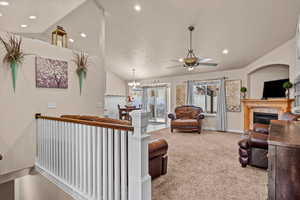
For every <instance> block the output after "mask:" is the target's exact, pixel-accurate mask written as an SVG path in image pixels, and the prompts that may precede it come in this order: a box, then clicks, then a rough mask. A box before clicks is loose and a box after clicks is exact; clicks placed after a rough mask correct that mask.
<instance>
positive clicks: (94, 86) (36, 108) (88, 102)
mask: <svg viewBox="0 0 300 200" xmlns="http://www.w3.org/2000/svg"><path fill="white" fill-rule="evenodd" d="M0 34H1V35H6V34H3V33H0ZM23 49H24V52H25V53H30V54H34V55H39V56H43V57H48V58H54V59H60V60H65V61H68V78H69V80H68V84H69V87H68V89H46V88H36V86H35V56H33V55H29V56H26V58H25V60H24V63H23V64H22V65H21V66H20V68H19V70H18V76H17V88H16V92H15V93H14V92H13V89H12V78H11V71H10V68H9V67H8V66H7V65H4V64H2V63H1V64H0V97H1V100H0V110H1V113H2V114H1V115H0V133H1V134H0V144H1V145H0V152H1V154H2V155H3V157H4V159H3V160H2V161H1V162H0V175H3V174H6V173H8V172H13V171H17V170H20V169H23V168H27V167H32V166H34V161H35V150H36V149H35V148H36V142H35V138H36V137H35V136H36V131H35V130H36V129H35V119H34V115H35V113H42V114H43V115H50V116H59V115H61V114H91V115H101V114H102V113H103V103H104V92H105V83H106V81H105V79H106V76H105V70H104V61H103V55H101V56H98V57H95V56H93V57H91V62H90V65H89V70H88V73H87V77H86V79H85V80H84V84H83V90H82V95H81V96H80V93H79V81H78V76H77V74H76V66H75V64H74V63H73V62H72V61H71V60H72V59H73V52H72V51H71V50H69V49H63V48H58V47H55V46H52V45H49V44H47V43H44V42H41V41H38V40H31V39H26V38H23ZM4 53H5V50H4V49H3V47H2V45H1V47H0V60H2V58H3V55H4ZM48 103H55V104H56V105H57V107H56V109H49V108H48ZM29 178H30V177H29ZM20 184H21V185H19V187H23V188H24V190H22V191H25V190H27V189H28V190H31V191H35V192H37V193H40V194H43V193H44V192H45V191H44V190H43V189H46V190H47V186H42V185H41V187H40V188H38V187H37V188H34V189H33V188H30V185H22V182H20ZM32 185H34V184H32ZM35 185H36V186H38V185H39V184H35ZM54 193H57V192H54ZM26 194H28V193H27V192H26V191H25V193H24V194H21V197H22V198H21V199H20V200H27V199H28V200H40V199H41V198H38V199H34V198H31V196H26ZM55 199H56V198H55ZM61 199H64V198H61Z"/></svg>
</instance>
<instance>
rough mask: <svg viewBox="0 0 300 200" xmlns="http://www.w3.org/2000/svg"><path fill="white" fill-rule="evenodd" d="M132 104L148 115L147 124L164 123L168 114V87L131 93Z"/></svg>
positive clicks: (147, 88)
mask: <svg viewBox="0 0 300 200" xmlns="http://www.w3.org/2000/svg"><path fill="white" fill-rule="evenodd" d="M133 97H134V104H135V105H141V104H142V108H143V109H144V110H145V111H147V112H148V113H149V122H152V123H166V122H167V112H168V87H167V86H155V87H152V86H151V87H143V88H142V90H138V91H135V92H134V93H133Z"/></svg>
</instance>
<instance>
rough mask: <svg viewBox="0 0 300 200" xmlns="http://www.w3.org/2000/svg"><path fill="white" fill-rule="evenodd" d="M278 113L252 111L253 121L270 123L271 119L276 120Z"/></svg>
mask: <svg viewBox="0 0 300 200" xmlns="http://www.w3.org/2000/svg"><path fill="white" fill-rule="evenodd" d="M277 119H278V114H275V113H263V112H253V123H260V124H270V121H271V120H277Z"/></svg>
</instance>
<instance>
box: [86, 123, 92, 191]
mask: <svg viewBox="0 0 300 200" xmlns="http://www.w3.org/2000/svg"><path fill="white" fill-rule="evenodd" d="M86 129H87V135H86V137H87V147H86V149H87V153H86V154H87V162H86V174H87V178H86V181H87V183H86V185H87V194H88V196H91V195H92V191H91V189H92V184H91V183H92V172H93V168H92V167H93V165H92V155H93V154H92V151H93V149H92V138H91V137H92V127H90V126H87V127H86Z"/></svg>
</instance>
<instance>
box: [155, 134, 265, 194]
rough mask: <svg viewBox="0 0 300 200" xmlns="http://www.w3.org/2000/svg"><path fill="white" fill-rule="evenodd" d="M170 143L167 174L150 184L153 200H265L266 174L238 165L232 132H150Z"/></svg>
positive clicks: (236, 140) (235, 142)
mask: <svg viewBox="0 0 300 200" xmlns="http://www.w3.org/2000/svg"><path fill="white" fill-rule="evenodd" d="M150 134H151V137H152V138H165V139H166V140H167V141H168V143H169V153H168V155H169V165H168V174H167V175H165V176H162V177H160V178H158V179H156V180H154V181H153V182H152V196H153V198H152V200H265V199H267V171H265V170H261V169H257V168H253V167H247V168H242V167H240V164H239V162H238V145H237V143H238V141H239V139H240V136H239V135H238V134H234V133H219V132H212V131H203V133H202V134H200V135H199V134H195V133H178V132H176V133H173V134H171V133H170V130H169V129H163V130H159V131H155V132H152V133H150Z"/></svg>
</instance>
